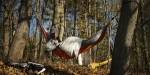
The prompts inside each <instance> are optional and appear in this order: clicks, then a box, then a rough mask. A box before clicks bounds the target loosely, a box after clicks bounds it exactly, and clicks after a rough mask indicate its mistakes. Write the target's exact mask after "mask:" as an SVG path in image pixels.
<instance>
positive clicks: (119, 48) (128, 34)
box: [110, 0, 138, 75]
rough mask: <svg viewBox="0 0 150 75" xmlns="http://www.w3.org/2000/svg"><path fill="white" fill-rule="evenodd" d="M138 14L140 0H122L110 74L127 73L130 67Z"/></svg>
mask: <svg viewBox="0 0 150 75" xmlns="http://www.w3.org/2000/svg"><path fill="white" fill-rule="evenodd" d="M137 15H138V0H129V1H126V0H122V9H121V15H120V21H119V27H118V31H117V35H116V39H115V45H114V50H113V56H112V65H111V71H110V75H125V74H127V70H128V67H129V60H130V56H132V55H131V54H130V51H131V43H132V38H133V33H134V29H135V25H136V22H137Z"/></svg>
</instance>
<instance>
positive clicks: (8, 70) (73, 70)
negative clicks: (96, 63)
mask: <svg viewBox="0 0 150 75" xmlns="http://www.w3.org/2000/svg"><path fill="white" fill-rule="evenodd" d="M107 74H108V72H107V68H106V66H101V67H98V68H97V69H91V68H90V67H87V66H80V65H77V64H68V63H62V62H57V63H49V64H48V65H46V71H45V72H44V73H42V74H40V75H107ZM0 75H36V72H33V71H31V70H25V69H18V68H14V67H11V66H8V65H5V64H4V63H3V62H2V61H0Z"/></svg>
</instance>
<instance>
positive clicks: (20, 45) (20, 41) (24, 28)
mask: <svg viewBox="0 0 150 75" xmlns="http://www.w3.org/2000/svg"><path fill="white" fill-rule="evenodd" d="M27 36H28V21H27V20H24V21H22V22H21V23H20V24H19V28H18V29H17V31H16V34H15V35H14V39H13V42H12V45H11V47H10V51H9V58H10V60H12V61H14V62H19V61H20V60H21V59H22V56H23V51H24V48H25V45H26V43H27V42H26V40H27Z"/></svg>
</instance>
